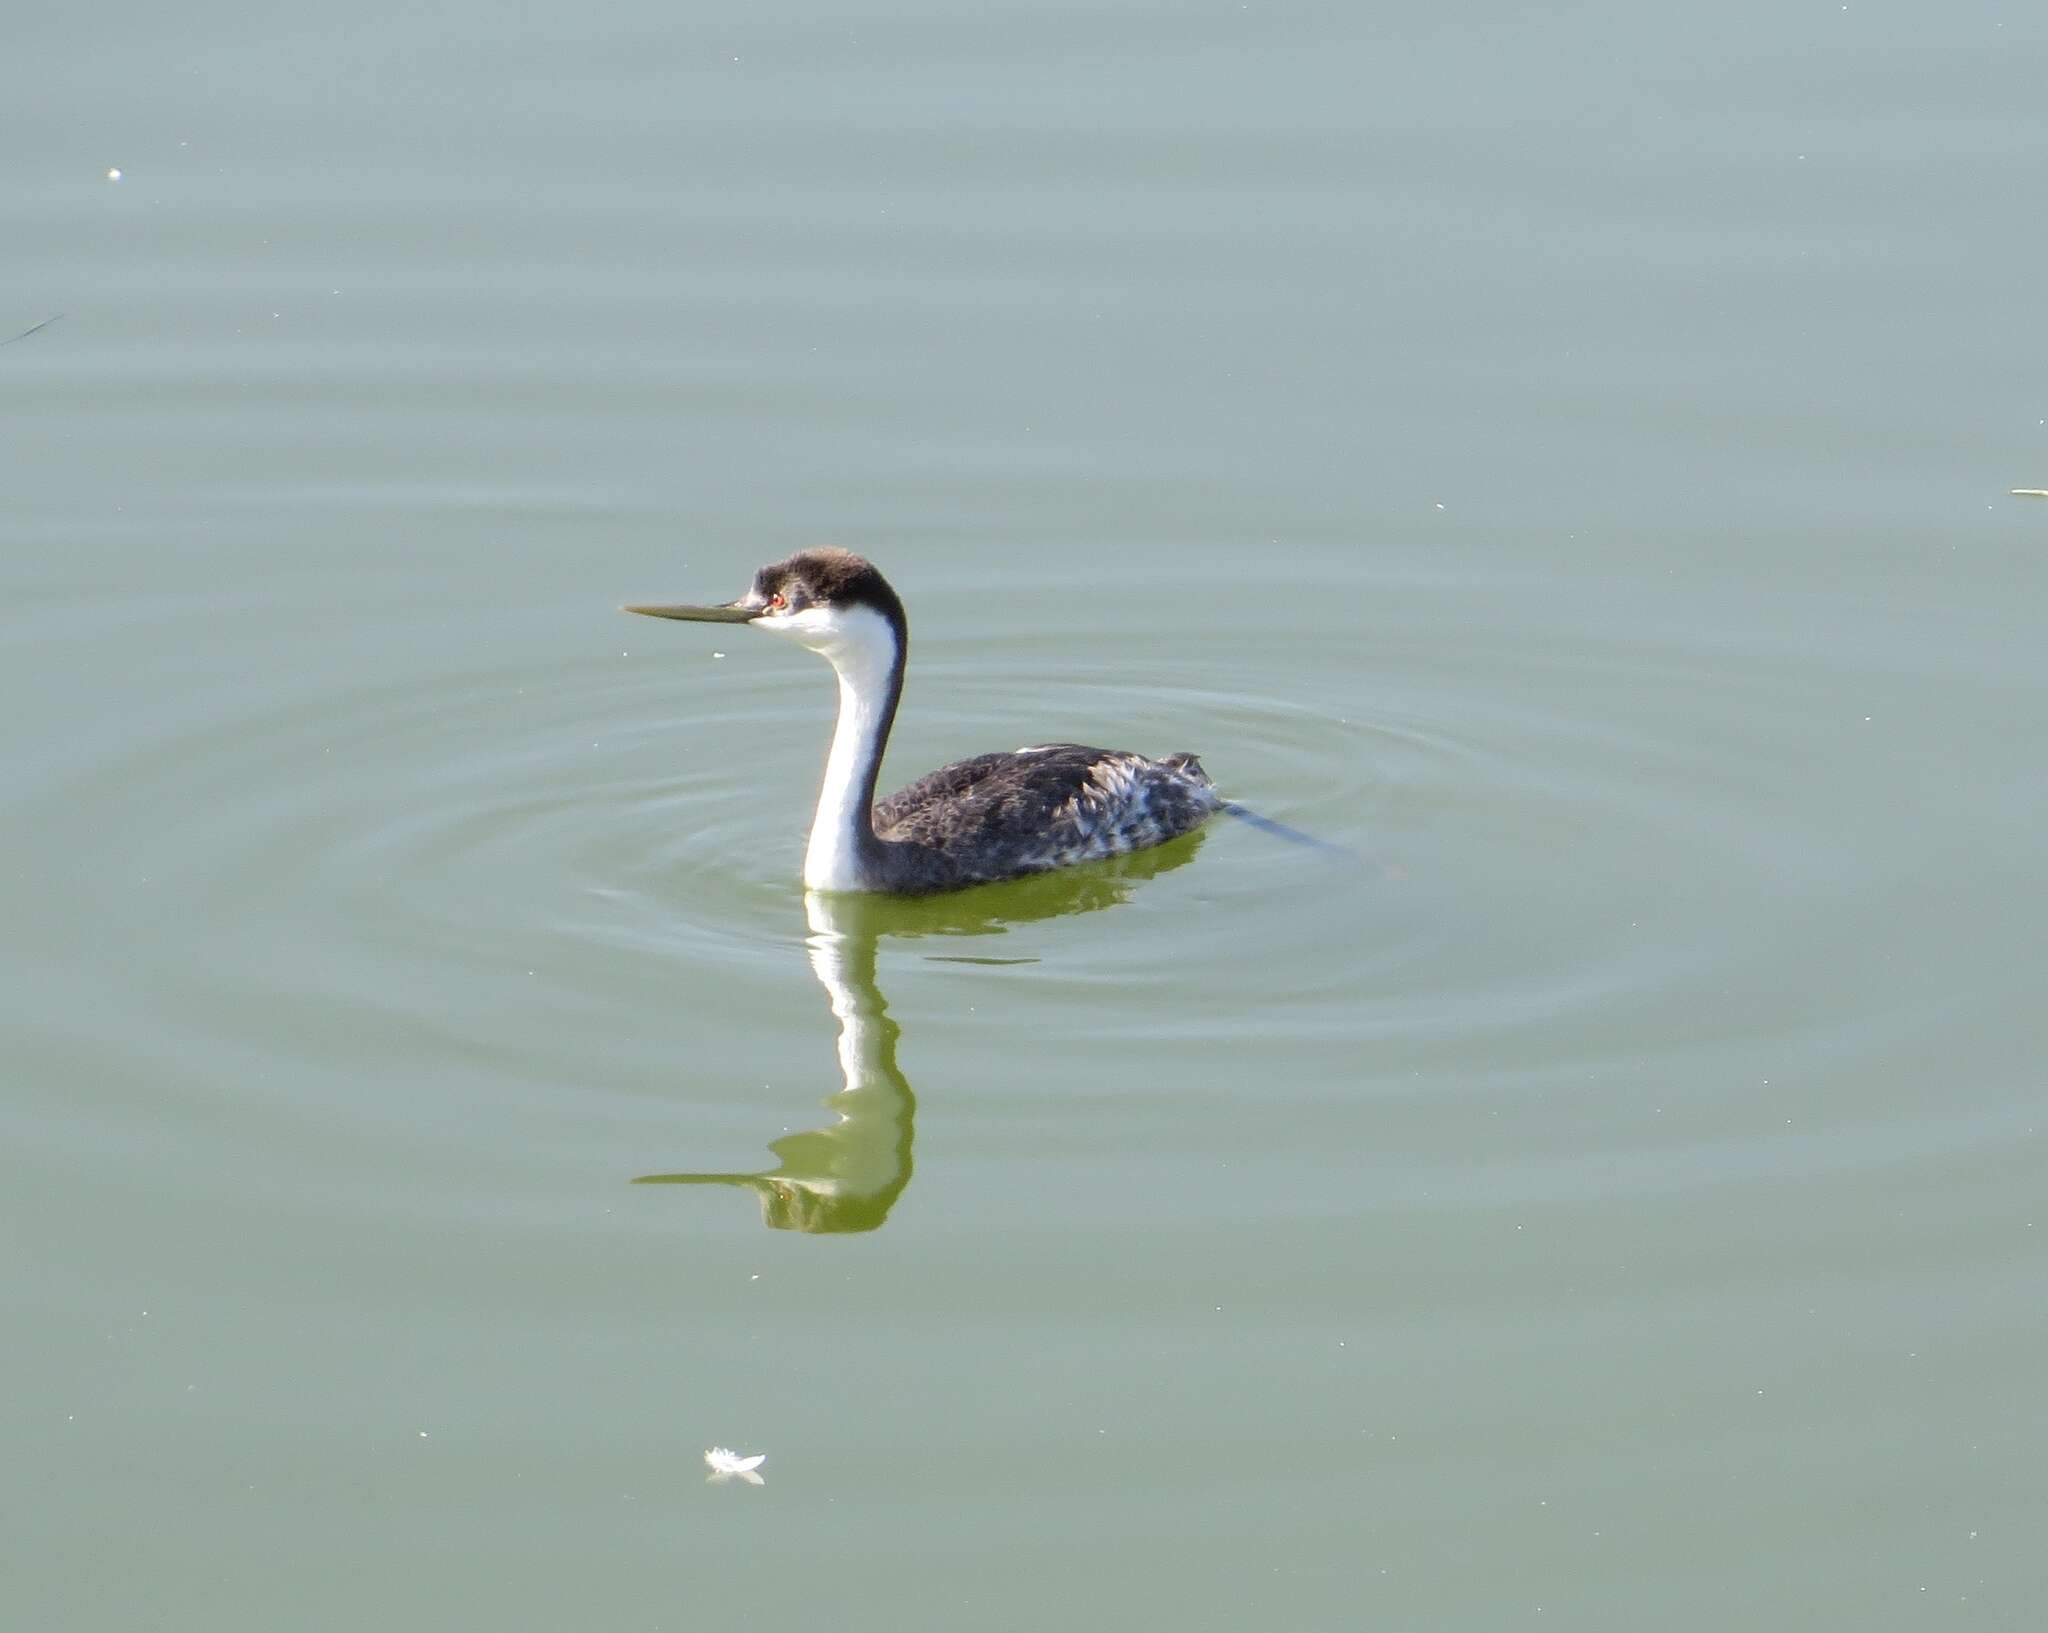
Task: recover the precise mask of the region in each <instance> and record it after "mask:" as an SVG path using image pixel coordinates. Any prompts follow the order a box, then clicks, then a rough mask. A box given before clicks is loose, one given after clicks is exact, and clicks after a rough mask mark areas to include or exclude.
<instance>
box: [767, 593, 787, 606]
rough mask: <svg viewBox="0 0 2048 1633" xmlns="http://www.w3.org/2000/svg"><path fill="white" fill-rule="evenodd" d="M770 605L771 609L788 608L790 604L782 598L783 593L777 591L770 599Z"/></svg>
mask: <svg viewBox="0 0 2048 1633" xmlns="http://www.w3.org/2000/svg"><path fill="white" fill-rule="evenodd" d="M768 605H769V606H771V607H786V606H788V605H789V603H788V602H787V601H785V600H784V599H783V598H782V592H781V591H780V590H777V591H776V592H775V593H774V594H773V595H771V596H770V597H769V598H768Z"/></svg>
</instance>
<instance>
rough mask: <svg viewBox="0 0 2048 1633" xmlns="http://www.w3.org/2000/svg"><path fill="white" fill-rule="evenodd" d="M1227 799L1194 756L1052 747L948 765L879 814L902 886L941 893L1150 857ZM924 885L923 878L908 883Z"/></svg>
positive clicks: (881, 804) (879, 830) (878, 830)
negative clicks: (1150, 850) (1139, 854)
mask: <svg viewBox="0 0 2048 1633" xmlns="http://www.w3.org/2000/svg"><path fill="white" fill-rule="evenodd" d="M1219 803H1220V801H1219V799H1218V796H1217V793H1216V790H1215V788H1214V787H1213V786H1212V785H1211V784H1210V781H1209V776H1208V773H1207V772H1205V771H1203V769H1202V763H1201V762H1200V761H1199V760H1197V759H1196V758H1195V757H1194V756H1193V755H1192V754H1169V755H1167V756H1166V757H1165V758H1164V759H1160V760H1148V759H1146V758H1145V757H1144V756H1143V755H1141V754H1131V753H1127V752H1126V751H1124V750H1122V749H1108V748H1088V747H1086V746H1084V745H1083V744H1080V743H1045V744H1041V745H1039V746H1038V747H1036V748H1024V749H1018V750H1017V751H1016V752H1015V753H1011V754H978V755H976V756H975V757H974V758H973V759H971V760H961V761H960V762H958V763H957V764H955V765H949V766H941V767H940V768H939V769H938V770H937V771H933V772H930V773H928V774H927V775H925V776H922V777H920V778H918V779H917V781H916V782H914V783H912V784H911V785H910V786H909V787H907V788H901V789H898V790H897V791H896V792H895V793H893V794H891V795H889V796H888V797H887V798H886V799H881V800H877V801H876V802H875V807H874V827H875V835H876V838H877V840H878V841H879V842H880V844H881V847H882V848H883V850H884V851H885V852H888V851H889V850H891V849H892V848H893V847H899V846H900V847H902V849H901V850H900V851H898V852H897V854H895V855H893V856H890V857H889V859H888V860H887V862H885V864H884V866H885V867H886V868H887V869H888V871H889V872H890V874H892V875H893V876H894V877H895V878H897V879H900V880H903V881H904V882H902V883H892V884H891V885H890V887H889V888H891V889H896V890H904V889H911V890H945V889H950V888H953V887H955V886H958V885H967V884H980V883H984V882H986V881H988V880H991V879H1012V878H1016V877H1017V876H1019V875H1020V874H1026V873H1042V872H1044V871H1045V870H1047V869H1048V868H1058V867H1067V866H1069V865H1071V864H1073V863H1076V862H1097V861H1101V860H1102V859H1103V858H1104V857H1108V856H1121V855H1123V854H1125V853H1126V852H1128V851H1137V850H1144V849H1146V848H1147V847H1148V846H1151V845H1160V844H1164V843H1165V842H1166V841H1167V840H1169V839H1178V838H1179V837H1180V836H1181V835H1182V834H1184V833H1191V832H1193V831H1194V830H1195V829H1196V828H1199V827H1200V826H1201V825H1202V824H1203V823H1204V822H1206V821H1207V820H1208V819H1209V817H1210V816H1211V815H1213V814H1214V812H1215V811H1216V808H1217V806H1218V804H1219ZM912 881H928V882H912Z"/></svg>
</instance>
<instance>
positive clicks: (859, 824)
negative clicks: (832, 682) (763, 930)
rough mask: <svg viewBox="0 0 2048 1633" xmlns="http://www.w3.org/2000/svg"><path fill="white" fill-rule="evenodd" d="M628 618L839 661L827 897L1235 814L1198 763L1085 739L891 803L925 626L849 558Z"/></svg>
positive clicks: (832, 555) (1154, 840) (1024, 867)
mask: <svg viewBox="0 0 2048 1633" xmlns="http://www.w3.org/2000/svg"><path fill="white" fill-rule="evenodd" d="M628 610H629V611H632V612H645V613H650V614H653V615H654V616H657V617H663V618H681V619H687V620H692V621H696V622H710V623H747V624H753V625H755V626H756V627H758V628H761V629H766V630H769V631H771V632H772V633H775V634H778V635H785V636H788V637H789V638H791V639H793V640H795V641H797V642H798V643H799V644H801V645H803V646H807V647H809V648H810V649H811V650H812V651H814V652H817V653H819V654H821V655H822V656H823V657H824V658H825V659H826V660H827V661H828V662H830V663H831V665H832V667H833V669H834V671H835V672H836V673H837V674H838V677H839V721H838V725H837V726H836V727H835V728H834V730H833V734H832V748H831V752H830V754H829V755H828V756H827V759H826V763H825V780H824V785H823V787H822V788H821V789H820V790H819V795H818V810H817V815H816V817H815V818H814V819H813V821H812V823H811V837H810V844H809V846H808V848H807V849H806V851H805V853H804V884H805V885H806V886H807V887H808V888H810V889H812V890H836V891H847V890H870V891H893V892H901V893H906V894H922V893H926V892H930V891H938V890H957V889H961V888H963V887H965V886H967V885H975V884H985V883H989V882H991V881H994V880H997V879H1012V878H1017V877H1019V876H1021V875H1024V874H1030V873H1042V872H1045V871H1047V870H1048V869H1051V868H1058V867H1066V866H1068V865H1069V864H1072V863H1076V862H1090V861H1098V860H1100V859H1102V858H1104V857H1109V856H1121V855H1123V854H1125V853H1126V852H1129V851H1134V850H1143V849H1145V848H1146V847H1147V846H1151V845H1158V844H1162V843H1164V842H1165V841H1167V840H1169V839H1175V838H1178V837H1179V836H1180V835H1182V834H1185V833H1189V832H1192V831H1193V830H1194V829H1196V828H1198V827H1200V826H1201V825H1202V824H1203V823H1204V822H1206V821H1207V820H1208V819H1209V818H1210V817H1211V816H1212V815H1214V814H1215V813H1216V812H1217V811H1218V810H1220V809H1222V808H1223V806H1224V801H1223V799H1222V797H1221V796H1220V795H1219V794H1218V793H1217V792H1216V789H1215V787H1214V786H1213V785H1212V784H1211V783H1210V781H1209V777H1208V773H1206V772H1205V771H1203V769H1202V766H1201V762H1200V761H1198V760H1197V759H1196V758H1195V757H1194V756H1193V755H1192V754H1169V755H1166V756H1165V757H1163V758H1161V759H1157V760H1152V759H1147V758H1146V757H1145V756H1143V755H1140V754H1132V753H1128V752H1126V751H1123V750H1120V749H1100V748H1088V747H1084V746H1083V745H1081V744H1079V743H1041V744H1038V745H1036V746H1034V747H1029V748H1021V749H1017V750H1015V751H1014V752H1011V753H998V754H982V755H977V756H976V757H975V758H973V759H971V760H961V761H959V762H958V763H956V764H953V765H948V766H942V767H940V768H939V769H938V770H937V771H933V772H930V773H929V774H927V775H925V776H923V777H920V778H918V780H917V781H916V782H914V783H911V784H910V785H909V786H908V787H905V788H900V789H898V790H897V791H896V792H895V793H893V794H890V795H888V796H886V797H884V798H881V799H877V798H876V797H875V788H876V783H877V778H878V774H879V772H880V769H881V762H882V753H883V750H884V749H885V748H886V747H887V746H888V740H889V728H890V726H891V725H892V724H893V723H894V721H895V718H896V705H897V702H898V700H899V699H900V698H901V696H902V692H903V671H904V663H905V659H906V658H907V656H908V653H909V625H908V622H907V620H906V619H905V617H904V614H903V603H902V602H901V601H900V600H899V599H898V598H897V595H896V592H895V590H893V589H892V588H891V587H890V585H889V582H888V580H887V579H885V578H883V577H882V575H881V574H880V573H879V572H877V571H876V570H875V568H874V567H873V566H872V565H871V564H870V563H868V562H866V561H864V560H862V559H861V558H860V557H859V556H856V555H852V554H850V553H848V552H847V551H844V550H807V551H803V552H800V553H799V554H797V555H794V556H791V557H790V558H789V559H788V560H787V561H780V562H776V563H775V564H774V565H772V566H768V567H763V568H762V569H761V570H760V571H759V572H758V573H756V574H755V575H754V585H753V588H752V589H750V590H749V591H748V592H747V593H746V594H745V595H744V596H742V597H741V598H740V599H739V600H737V601H734V602H730V603H728V604H727V605H725V606H719V607H632V608H629V609H628Z"/></svg>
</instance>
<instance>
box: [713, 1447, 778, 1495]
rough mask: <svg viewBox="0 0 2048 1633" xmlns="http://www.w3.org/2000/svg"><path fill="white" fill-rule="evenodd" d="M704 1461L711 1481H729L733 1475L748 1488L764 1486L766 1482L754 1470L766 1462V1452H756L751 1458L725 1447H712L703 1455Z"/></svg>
mask: <svg viewBox="0 0 2048 1633" xmlns="http://www.w3.org/2000/svg"><path fill="white" fill-rule="evenodd" d="M704 1461H705V1462H706V1463H707V1464H708V1465H710V1468H711V1475H710V1478H711V1479H713V1480H730V1479H732V1478H733V1477H734V1476H735V1475H737V1476H738V1477H739V1478H740V1479H742V1480H744V1481H746V1482H747V1484H748V1485H750V1486H758V1485H765V1484H767V1482H766V1481H765V1480H763V1479H762V1478H761V1477H760V1475H758V1474H756V1473H755V1472H754V1470H756V1469H757V1468H759V1467H760V1466H761V1465H762V1464H763V1463H765V1462H767V1461H768V1454H767V1453H766V1452H756V1453H755V1454H754V1455H753V1456H752V1457H743V1456H741V1455H740V1454H739V1453H738V1452H736V1451H733V1450H732V1449H731V1448H730V1447H727V1446H713V1447H712V1448H711V1450H709V1451H708V1452H706V1453H705V1454H704Z"/></svg>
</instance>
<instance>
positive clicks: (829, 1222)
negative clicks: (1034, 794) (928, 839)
mask: <svg viewBox="0 0 2048 1633" xmlns="http://www.w3.org/2000/svg"><path fill="white" fill-rule="evenodd" d="M1202 837H1203V836H1202V834H1201V833H1200V832H1196V833H1193V834H1190V835H1188V836H1187V837H1186V838H1184V839H1180V840H1176V841H1174V842H1173V843H1172V844H1170V845H1162V846H1159V847H1158V848H1156V849H1154V850H1149V851H1141V852H1139V853H1138V854H1137V855H1135V856H1127V857H1122V858H1119V859H1117V860H1115V861H1111V862H1101V863H1095V864H1092V865H1090V866H1088V867H1084V868H1078V869H1075V870H1073V871H1072V872H1063V873H1055V874H1046V875H1043V876H1041V877H1039V878H1033V879H1023V880H1018V881H1016V882H1014V883H1009V884H999V885H985V886H982V887H980V888H978V889H974V890H967V891H961V892H959V893H957V894H954V895H947V896H936V897H924V898H916V897H912V898H905V897H891V896H860V895H828V894H825V893H822V892H819V891H807V892H806V893H805V895H804V914H805V917H806V918H807V919H808V921H809V924H810V933H809V935H808V936H807V937H806V938H805V951H806V952H807V954H808V955H809V958H810V964H811V973H812V974H814V975H815V976H816V977H817V978H818V981H819V983H820V984H821V985H822V986H823V987H824V989H825V997H826V1000H827V1002H828V1003H829V1004H830V1005H831V1008H832V1014H833V1016H834V1017H835V1018H836V1019H837V1021H838V1022H839V1044H838V1057H839V1075H840V1078H841V1081H842V1085H843V1086H842V1087H841V1088H840V1089H839V1091H838V1092H837V1093H835V1094H834V1095H832V1096H831V1098H830V1099H828V1100H827V1101H826V1102H825V1105H826V1107H827V1109H828V1110H830V1111H831V1112H833V1113H834V1114H835V1120H834V1121H833V1122H831V1123H829V1124H827V1125H826V1126H824V1127H822V1128H814V1129H806V1130H804V1131H803V1132H801V1133H797V1134H785V1135H784V1136H783V1137H782V1138H781V1139H779V1140H774V1141H771V1142H770V1143H769V1146H768V1149H769V1150H770V1151H772V1152H774V1153H775V1155H776V1157H777V1158H778V1159H779V1161H778V1165H777V1166H776V1167H774V1168H770V1169H764V1170H761V1171H760V1172H757V1173H735V1174H719V1173H679V1174H644V1175H642V1176H640V1177H639V1178H638V1179H636V1180H635V1181H634V1182H633V1183H634V1184H636V1185H727V1186H732V1187H734V1188H736V1189H739V1190H749V1191H752V1192H753V1193H754V1194H755V1195H756V1196H757V1197H758V1198H759V1199H760V1203H761V1221H762V1223H763V1224H765V1225H767V1226H768V1227H769V1228H770V1229H771V1230H797V1231H805V1232H808V1233H812V1234H816V1235H826V1234H840V1233H847V1232H855V1231H870V1230H876V1229H878V1228H880V1226H881V1225H882V1224H883V1222H884V1221H885V1220H887V1219H888V1217H889V1210H890V1209H891V1208H892V1207H894V1206H895V1204H896V1199H897V1198H898V1197H899V1196H901V1195H902V1194H903V1191H904V1188H905V1187H906V1186H907V1185H909V1183H910V1173H911V1154H910V1152H911V1142H912V1138H913V1135H914V1133H915V1127H914V1123H915V1118H916V1115H917V1096H916V1095H915V1094H913V1093H912V1092H911V1088H910V1084H909V1081H908V1080H907V1079H906V1078H905V1077H904V1075H903V1070H902V1068H901V1067H900V1066H898V1065H897V1063H896V1045H897V1041H898V1039H899V1038H900V1037H901V1035H902V1029H901V1028H900V1027H899V1026H898V1025H897V1024H896V1022H895V1021H894V1020H893V1019H891V1018H890V1015H889V1007H888V1005H887V1003H886V1002H885V1001H884V1000H883V998H882V992H881V988H880V987H879V986H878V985H877V984H876V981H875V963H876V949H877V947H878V946H879V944H880V942H881V938H882V937H883V936H885V935H892V936H898V937H906V938H916V937H922V936H976V935H1000V934H1002V933H1003V932H1004V931H1006V930H1008V929H1009V928H1010V927H1011V926H1012V925H1015V924H1022V923H1027V922H1030V921H1033V920H1038V919H1049V918H1059V917H1063V916H1065V915H1067V914H1070V913H1091V912H1096V911H1098V910H1100V909H1102V908H1105V907H1114V906H1116V905H1117V904H1118V903H1120V902H1123V901H1125V900H1127V899H1128V898H1129V897H1130V894H1131V892H1132V891H1133V890H1134V889H1135V888H1136V887H1137V886H1138V885H1139V884H1140V883H1142V882H1143V881H1144V880H1146V879H1150V878H1152V877H1153V876H1155V875H1157V874H1160V873H1167V872H1171V871H1172V870H1173V869H1174V868H1177V867H1180V866H1181V865H1182V864H1183V863H1185V862H1187V861H1189V860H1191V859H1192V858H1193V856H1194V854H1195V852H1196V851H1197V850H1198V849H1199V848H1200V847H1201V843H1202ZM929 956H931V957H934V958H943V957H945V956H946V955H942V954H932V955H929ZM960 961H961V962H974V963H988V964H1008V963H1030V962H1035V960H1031V959H1003V958H988V959H961V960H960Z"/></svg>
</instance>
